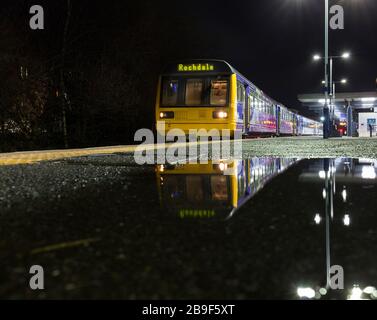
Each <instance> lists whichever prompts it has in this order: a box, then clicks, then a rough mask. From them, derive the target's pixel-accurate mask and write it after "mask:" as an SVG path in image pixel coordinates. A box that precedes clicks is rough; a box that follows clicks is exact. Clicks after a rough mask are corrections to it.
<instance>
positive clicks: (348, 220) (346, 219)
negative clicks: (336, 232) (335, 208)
mask: <svg viewBox="0 0 377 320" xmlns="http://www.w3.org/2000/svg"><path fill="white" fill-rule="evenodd" d="M343 223H344V225H345V226H349V225H350V224H351V218H350V215H349V214H345V215H344V218H343Z"/></svg>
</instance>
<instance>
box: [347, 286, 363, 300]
mask: <svg viewBox="0 0 377 320" xmlns="http://www.w3.org/2000/svg"><path fill="white" fill-rule="evenodd" d="M362 294H363V291H362V290H361V289H360V288H359V286H356V285H355V286H354V287H353V288H352V290H351V294H350V295H349V296H348V298H347V300H362V299H361V295H362Z"/></svg>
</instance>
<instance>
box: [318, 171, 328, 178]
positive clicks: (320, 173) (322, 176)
mask: <svg viewBox="0 0 377 320" xmlns="http://www.w3.org/2000/svg"><path fill="white" fill-rule="evenodd" d="M318 176H319V178H320V179H326V171H324V170H321V171H319V172H318Z"/></svg>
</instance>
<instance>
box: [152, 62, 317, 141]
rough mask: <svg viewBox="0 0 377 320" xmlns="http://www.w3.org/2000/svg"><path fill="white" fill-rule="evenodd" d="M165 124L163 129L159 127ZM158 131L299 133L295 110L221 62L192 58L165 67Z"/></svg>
mask: <svg viewBox="0 0 377 320" xmlns="http://www.w3.org/2000/svg"><path fill="white" fill-rule="evenodd" d="M161 122H163V123H164V126H162V127H161V126H158V125H157V124H158V123H161ZM313 122H314V123H316V122H315V121H313ZM318 126H319V124H318ZM156 128H157V131H158V133H159V134H162V135H165V134H166V133H167V132H169V131H170V130H171V129H180V130H182V131H183V132H184V134H186V135H189V134H190V133H192V130H203V129H204V130H205V131H207V132H210V130H212V129H217V130H218V131H219V133H220V134H221V133H222V130H224V129H227V130H229V131H230V134H231V136H234V133H235V131H236V130H240V131H241V132H242V135H243V136H275V135H277V136H278V135H298V134H300V133H299V120H298V118H297V115H296V114H295V113H294V112H292V111H291V110H289V109H288V108H286V107H284V106H283V105H281V104H279V103H277V102H276V101H274V100H273V99H272V98H270V97H269V96H268V95H266V94H265V93H264V92H263V91H262V90H260V89H259V88H258V87H256V86H255V85H254V84H253V83H252V82H251V81H250V80H248V79H247V78H245V77H244V76H243V75H242V74H241V73H239V72H238V71H237V70H236V69H234V68H233V67H232V66H231V65H230V64H228V63H227V62H225V61H221V60H190V61H185V62H178V63H171V64H169V65H168V66H167V67H166V68H165V70H164V72H163V73H162V75H161V76H160V79H159V84H158V91H157V101H156Z"/></svg>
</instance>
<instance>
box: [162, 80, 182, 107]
mask: <svg viewBox="0 0 377 320" xmlns="http://www.w3.org/2000/svg"><path fill="white" fill-rule="evenodd" d="M177 99H178V80H164V82H163V85H162V105H164V106H172V105H176V104H177Z"/></svg>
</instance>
